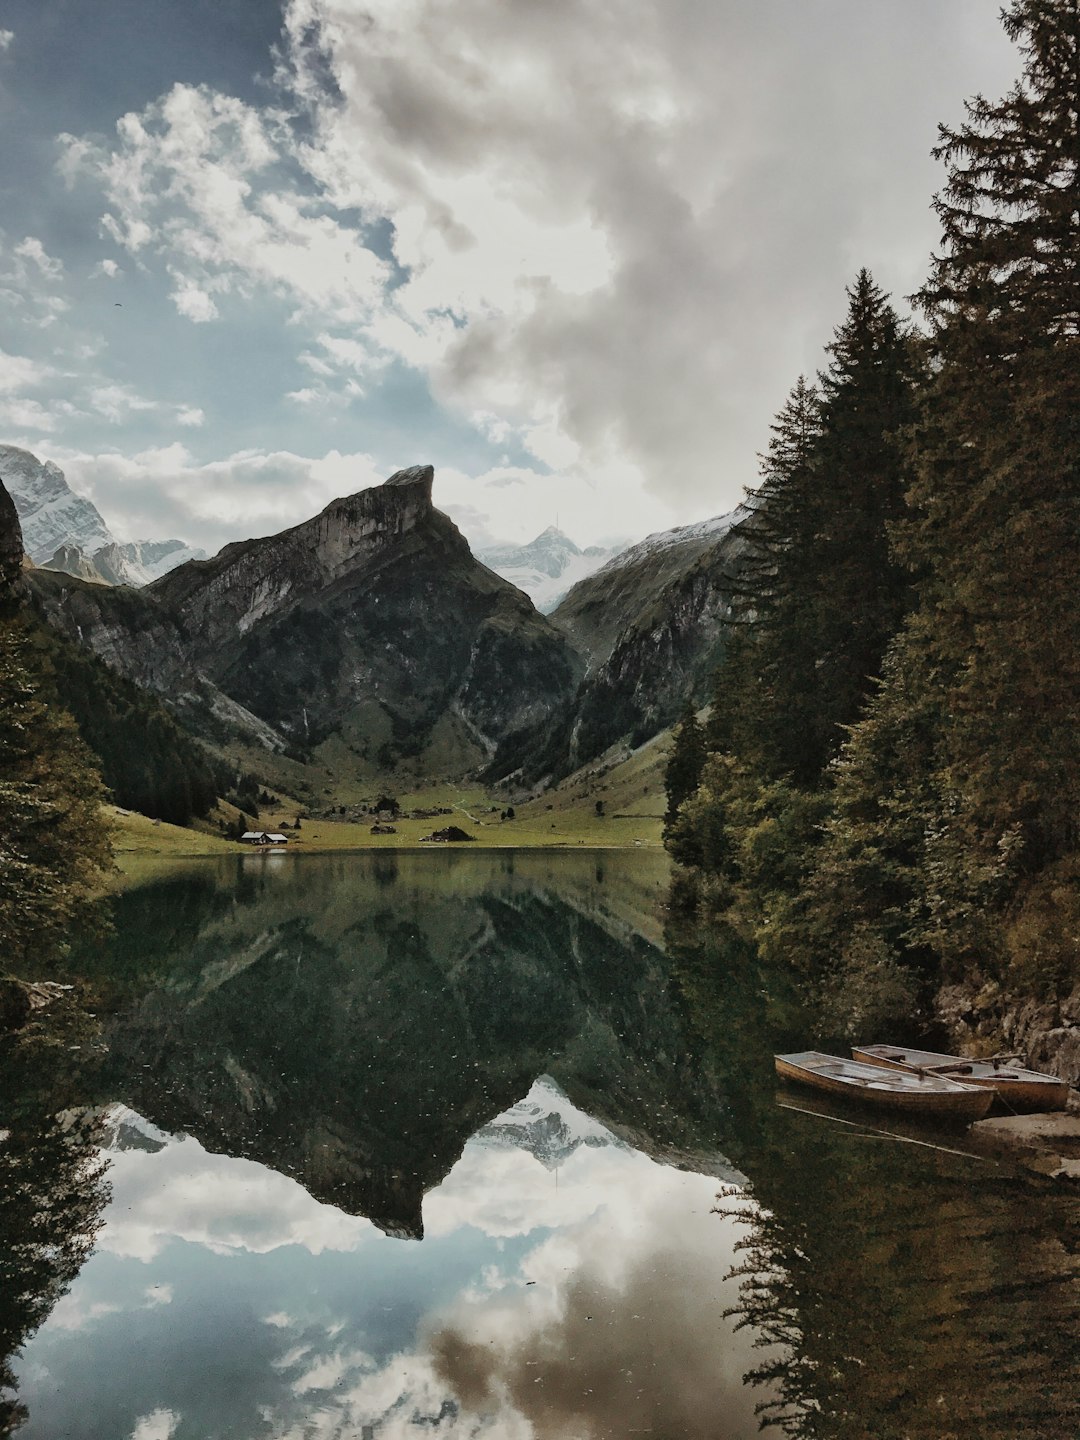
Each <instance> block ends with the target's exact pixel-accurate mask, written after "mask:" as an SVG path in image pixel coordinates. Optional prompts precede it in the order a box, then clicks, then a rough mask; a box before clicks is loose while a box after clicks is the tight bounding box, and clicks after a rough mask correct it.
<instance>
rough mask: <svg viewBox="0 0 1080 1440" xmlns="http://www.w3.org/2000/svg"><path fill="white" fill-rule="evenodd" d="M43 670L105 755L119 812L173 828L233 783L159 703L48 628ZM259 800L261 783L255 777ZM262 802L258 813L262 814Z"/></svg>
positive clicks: (43, 633) (37, 640) (41, 637)
mask: <svg viewBox="0 0 1080 1440" xmlns="http://www.w3.org/2000/svg"><path fill="white" fill-rule="evenodd" d="M33 643H34V648H35V650H36V652H37V654H38V657H39V659H38V661H37V663H38V665H39V668H40V669H41V671H42V672H45V673H48V674H49V675H50V676H51V677H52V678H51V682H50V684H51V689H52V693H53V694H54V696H55V697H56V699H57V700H58V701H59V703H60V704H62V705H63V707H64V708H65V709H66V710H68V711H70V713H71V715H72V716H73V717H74V720H75V724H76V725H77V727H78V731H79V734H80V735H81V737H82V739H83V740H84V741H85V743H86V745H87V746H88V747H89V749H90V750H92V751H93V753H94V754H95V755H96V756H97V758H98V761H99V763H100V766H101V774H102V779H103V780H104V782H105V786H106V789H107V790H108V791H109V793H110V795H111V796H112V798H113V800H114V801H115V802H116V804H117V805H120V806H122V807H123V808H124V809H125V810H137V811H138V812H139V813H140V814H141V815H149V816H151V817H152V818H154V819H157V820H166V821H168V822H169V823H170V824H172V825H186V824H187V823H188V822H189V821H190V820H191V819H192V818H193V817H196V816H200V817H201V816H204V815H206V814H207V812H208V811H209V810H210V808H211V807H212V806H213V805H214V803H215V801H216V799H217V797H218V796H219V795H223V794H224V793H225V791H226V790H227V788H228V787H229V783H230V767H229V766H227V765H226V764H224V763H223V762H222V761H219V760H216V759H214V758H213V757H212V756H211V755H210V754H209V753H208V752H207V751H206V750H204V749H203V747H202V746H201V745H200V744H199V743H198V742H197V741H195V740H193V739H192V738H191V736H190V735H188V734H187V732H186V731H184V730H183V729H181V727H180V726H179V725H178V724H177V722H176V721H175V720H174V719H173V718H172V716H171V715H170V714H169V713H168V711H167V710H166V709H165V708H164V707H163V706H162V704H161V703H160V701H159V700H157V699H156V698H155V697H154V696H152V695H150V694H148V693H147V692H146V691H144V690H140V689H139V687H138V686H136V685H133V684H132V683H131V682H130V681H128V680H125V679H123V677H122V676H119V675H116V674H114V673H113V672H112V671H111V670H109V669H108V668H107V667H106V666H105V665H103V664H102V663H101V661H100V660H98V659H97V658H96V657H95V656H93V655H91V654H89V653H87V652H86V651H84V650H80V649H79V648H78V647H77V646H75V645H72V644H70V643H69V642H68V641H66V640H64V639H63V638H62V637H61V636H59V635H57V634H55V633H54V632H53V631H51V630H47V629H46V628H45V627H44V626H37V627H35V628H34V633H33ZM249 779H250V781H251V784H252V785H253V786H254V788H255V792H256V793H257V790H258V785H257V783H256V782H255V781H254V780H253V779H251V777H249ZM256 806H257V801H256V800H255V799H254V796H253V797H252V800H251V805H250V808H256Z"/></svg>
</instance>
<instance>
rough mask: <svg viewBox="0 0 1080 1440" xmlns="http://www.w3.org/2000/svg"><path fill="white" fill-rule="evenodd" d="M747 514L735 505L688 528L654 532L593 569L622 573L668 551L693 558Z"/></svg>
mask: <svg viewBox="0 0 1080 1440" xmlns="http://www.w3.org/2000/svg"><path fill="white" fill-rule="evenodd" d="M749 514H750V507H749V506H748V505H738V506H736V508H735V509H734V510H731V511H729V512H728V513H727V514H726V515H716V516H714V517H713V518H712V519H710V520H697V521H695V522H694V523H693V524H691V525H677V526H676V527H675V528H674V529H673V530H656V531H654V532H653V534H651V535H646V536H645V539H644V540H639V541H638V543H637V544H636V545H630V546H628V547H627V548H626V549H624V550H616V551H612V552H609V555H610V557H611V558H610V559H608V560H605V561H604V563H603V564H602V565H601V566H599V567H597V568H598V570H602V571H604V572H608V571H614V570H621V569H626V568H629V567H631V566H634V565H637V564H638V563H640V562H641V561H647V560H649V559H650V558H651V557H654V556H658V555H661V554H663V553H664V552H665V551H668V550H678V551H679V552H680V554H682V553H685V554H693V553H696V552H697V551H698V550H704V549H707V548H708V547H709V546H710V545H713V544H715V543H716V542H717V541H718V540H720V539H722V538H723V536H725V535H726V534H727V533H728V531H729V530H731V529H732V527H733V526H735V525H738V524H739V523H740V522H741V521H743V520H745V519H746V518H747V516H748V515H749Z"/></svg>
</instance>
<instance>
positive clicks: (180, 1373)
mask: <svg viewBox="0 0 1080 1440" xmlns="http://www.w3.org/2000/svg"><path fill="white" fill-rule="evenodd" d="M665 882H666V870H665V868H664V865H663V863H662V862H661V861H660V860H659V858H658V857H656V856H650V855H647V854H610V855H606V856H603V857H599V858H598V857H597V856H596V855H590V856H588V857H586V856H582V855H576V856H575V855H544V854H539V853H536V852H533V853H531V854H530V853H517V854H510V853H505V852H504V853H501V854H490V853H489V854H483V853H479V854H471V855H469V854H459V853H439V854H432V855H405V854H402V855H398V856H394V855H387V854H379V855H369V856H348V857H325V858H324V857H317V856H306V857H286V856H245V857H242V858H238V859H237V860H236V861H229V862H206V863H202V862H199V863H192V864H190V865H188V866H186V867H185V868H184V869H183V870H182V871H180V872H173V873H172V874H166V875H164V876H158V877H157V878H151V877H150V876H149V875H148V876H146V877H144V882H143V883H141V884H138V885H136V886H135V887H134V888H132V889H131V890H129V891H128V892H127V893H125V894H124V895H123V896H122V897H121V898H120V900H119V901H118V902H117V905H116V916H115V920H116V930H115V935H114V937H113V939H112V940H111V941H110V942H109V943H108V944H107V945H104V946H99V947H98V948H96V949H92V950H90V951H88V952H87V953H85V954H84V955H83V956H81V957H80V962H79V963H80V967H81V968H82V969H83V970H84V971H85V972H86V973H88V974H89V975H90V977H91V981H92V984H93V987H94V991H95V994H96V996H97V997H98V998H97V1005H98V1009H97V1014H96V1016H95V1018H93V1019H87V1020H86V1021H85V1022H82V1023H76V1022H75V1021H70V1020H69V1021H66V1022H65V1023H64V1025H58V1027H57V1028H55V1029H53V1030H50V1028H49V1026H48V1025H44V1026H42V1028H41V1033H40V1035H39V1036H38V1038H37V1039H36V1041H35V1042H34V1043H32V1044H30V1045H29V1046H22V1047H19V1048H18V1050H17V1051H16V1050H15V1049H14V1048H13V1047H11V1046H9V1047H8V1049H7V1050H6V1051H5V1053H4V1060H3V1073H2V1076H0V1080H2V1083H3V1087H4V1089H3V1092H2V1093H3V1096H4V1101H3V1113H0V1127H3V1128H7V1129H9V1131H10V1133H9V1135H8V1137H7V1139H6V1141H4V1142H3V1143H2V1144H0V1185H2V1187H3V1188H2V1190H0V1244H2V1245H3V1246H4V1253H5V1257H6V1258H5V1260H4V1267H5V1268H4V1272H3V1277H2V1278H3V1290H2V1292H0V1354H2V1355H5V1356H7V1357H8V1358H7V1360H6V1362H5V1361H4V1360H0V1367H2V1366H3V1365H4V1364H5V1363H6V1364H7V1365H8V1367H9V1368H8V1370H7V1372H6V1374H4V1375H3V1378H4V1379H5V1380H6V1381H7V1382H9V1383H8V1385H7V1389H6V1391H5V1392H3V1393H4V1397H5V1400H6V1401H7V1403H8V1409H7V1423H8V1425H20V1426H21V1428H19V1429H18V1434H19V1436H20V1440H58V1437H71V1440H217V1437H236V1440H264V1437H265V1440H284V1437H289V1440H301V1437H303V1440H316V1437H326V1440H331V1437H334V1440H344V1437H350V1440H353V1437H355V1440H366V1437H369V1436H370V1437H371V1440H375V1437H379V1440H392V1437H401V1440H404V1437H419V1436H430V1437H432V1440H459V1437H465V1436H470V1437H471V1436H485V1437H493V1440H502V1437H506V1440H518V1437H520V1440H527V1437H536V1440H601V1437H623V1436H630V1435H638V1434H640V1435H652V1436H656V1437H668V1440H748V1437H750V1436H753V1435H755V1434H757V1433H758V1425H759V1422H760V1421H762V1420H764V1421H771V1422H773V1423H775V1424H776V1425H777V1426H778V1427H779V1430H778V1432H777V1433H786V1434H790V1435H797V1436H805V1437H817V1436H821V1437H830V1440H832V1437H836V1440H846V1437H851V1440H857V1437H869V1436H874V1437H885V1440H888V1437H894V1436H895V1437H897V1440H900V1437H918V1440H923V1437H926V1440H930V1437H934V1440H947V1437H950V1436H955V1437H958V1440H968V1437H972V1440H974V1437H976V1436H978V1437H981V1440H986V1437H1001V1440H1005V1437H1009V1440H1013V1437H1023V1436H1032V1437H1034V1436H1044V1437H1047V1440H1055V1437H1059V1436H1060V1437H1063V1440H1064V1437H1068V1440H1073V1437H1076V1436H1077V1435H1080V1259H1078V1250H1080V1226H1078V1216H1077V1210H1078V1202H1077V1200H1076V1199H1075V1198H1073V1197H1072V1196H1069V1195H1068V1194H1062V1193H1061V1192H1059V1191H1057V1190H1055V1189H1054V1188H1053V1187H1052V1186H1051V1185H1050V1184H1048V1183H1044V1182H1041V1181H1038V1180H1037V1179H1035V1178H1032V1177H1030V1176H1029V1177H1023V1176H1019V1175H1016V1174H1014V1173H1012V1172H1011V1171H1010V1170H1009V1169H1007V1168H1005V1167H1001V1166H998V1165H994V1164H992V1163H990V1162H987V1161H985V1160H980V1159H976V1158H974V1157H972V1156H968V1155H965V1154H963V1153H957V1151H962V1149H963V1146H962V1142H957V1141H956V1140H955V1138H949V1137H936V1136H927V1135H926V1134H925V1133H919V1132H911V1133H910V1134H909V1136H908V1137H906V1138H905V1137H898V1136H893V1135H886V1134H882V1133H880V1131H878V1130H876V1129H875V1128H874V1127H873V1126H872V1125H871V1126H868V1125H864V1124H855V1125H852V1124H843V1123H840V1122H839V1121H838V1120H836V1119H830V1118H826V1117H821V1116H818V1115H815V1114H806V1113H802V1112H801V1109H800V1108H796V1109H792V1108H784V1106H785V1105H790V1103H791V1102H792V1100H794V1103H795V1104H796V1106H798V1105H799V1101H798V1099H797V1097H783V1096H781V1097H780V1100H781V1101H782V1104H778V1103H777V1100H778V1097H777V1093H776V1090H775V1086H774V1084H773V1080H772V1074H771V1053H772V1049H773V1048H775V1045H776V1044H778V1043H782V1042H783V1041H784V1040H785V1039H786V1038H787V1037H785V1036H782V1035H781V1033H780V1032H781V1030H782V1028H783V1025H784V1024H785V1023H786V1024H788V1025H790V1023H791V1022H790V1020H788V1021H786V1022H785V1021H780V1020H778V1019H777V1018H776V1015H777V1010H778V1006H777V1003H776V1001H775V998H774V997H773V995H772V994H771V992H770V987H769V982H768V978H767V977H764V976H762V975H761V974H760V972H759V970H758V968H757V966H756V962H755V961H754V959H753V957H752V956H749V955H747V954H746V953H745V952H743V951H741V950H740V948H739V946H738V944H737V943H735V942H733V941H732V942H730V943H729V942H725V940H724V938H723V937H722V936H721V937H714V938H713V939H712V940H711V941H710V942H709V943H708V945H701V944H696V943H695V944H688V943H681V944H676V943H674V942H672V943H670V944H669V945H668V946H667V947H666V948H665V946H664V943H663V936H662V932H661V922H660V919H659V914H660V911H659V905H660V902H661V901H662V898H663V894H664V887H665ZM914 1139H917V1140H919V1141H920V1142H923V1143H909V1141H910V1140H914ZM3 1413H4V1412H3V1411H2V1410H0V1416H2V1415H3ZM0 1433H4V1421H3V1419H2V1418H0Z"/></svg>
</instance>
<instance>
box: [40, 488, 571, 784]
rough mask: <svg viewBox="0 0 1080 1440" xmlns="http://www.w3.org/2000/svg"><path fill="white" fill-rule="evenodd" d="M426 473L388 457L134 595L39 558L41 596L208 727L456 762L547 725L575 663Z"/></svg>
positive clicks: (474, 762)
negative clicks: (366, 484)
mask: <svg viewBox="0 0 1080 1440" xmlns="http://www.w3.org/2000/svg"><path fill="white" fill-rule="evenodd" d="M433 481H434V470H433V468H432V467H431V466H430V465H416V466H411V467H409V468H407V469H405V470H400V471H397V472H395V473H394V474H393V475H392V476H390V477H389V479H388V480H387V481H386V482H384V483H383V484H382V485H379V486H374V487H370V488H369V489H366V490H362V491H358V492H357V493H356V494H353V495H349V496H344V497H340V498H338V499H336V500H333V501H331V502H330V504H329V505H327V506H326V507H325V508H324V509H323V510H322V511H321V512H320V513H319V514H318V515H316V516H314V517H312V518H311V519H309V520H306V521H303V522H301V524H299V525H296V526H292V527H290V528H289V529H288V530H284V531H281V532H280V533H279V534H277V535H273V536H268V537H265V538H262V539H254V540H244V541H237V542H234V543H233V544H230V545H227V546H225V547H224V549H223V550H221V551H220V552H219V553H218V555H216V556H214V557H212V558H211V559H208V560H189V561H187V562H186V563H185V564H183V565H180V566H178V567H177V568H176V569H174V570H172V571H170V572H169V573H168V574H167V575H165V576H163V577H161V578H160V579H159V580H156V581H154V582H153V583H152V584H151V585H149V586H147V587H146V588H145V589H144V590H141V591H131V590H126V589H113V590H110V589H108V588H106V587H104V586H100V585H92V584H88V583H86V582H80V581H78V580H75V579H68V578H67V577H65V576H60V575H58V574H50V573H49V572H45V571H37V572H35V576H34V582H35V587H36V591H37V594H38V599H39V603H40V605H41V606H42V608H43V609H44V611H45V613H46V614H47V616H48V617H49V619H50V621H51V622H52V623H53V624H54V625H55V626H56V627H57V628H59V629H60V630H62V631H63V632H64V633H66V634H67V635H68V636H69V638H72V639H75V640H77V641H78V642H79V643H82V644H84V645H86V646H88V647H89V648H90V649H92V650H94V651H95V652H96V653H97V654H99V655H100V656H101V658H103V659H104V660H105V661H106V663H108V664H110V665H111V666H112V667H113V668H115V669H117V670H119V671H120V672H121V673H124V674H126V675H127V676H128V677H129V678H132V679H135V680H136V681H137V683H140V684H143V685H148V686H150V687H151V688H153V689H155V690H157V691H158V692H159V693H160V694H162V695H163V696H164V697H166V698H167V699H168V700H169V702H170V703H171V704H172V706H173V707H174V708H175V709H177V710H178V711H179V712H180V713H181V714H183V716H184V718H185V719H186V720H187V721H188V722H189V723H190V724H191V725H192V726H193V727H194V728H196V729H197V730H199V731H200V732H201V733H203V734H204V735H206V736H208V737H209V736H211V735H213V736H215V738H218V739H219V740H220V739H221V738H222V733H223V732H226V738H227V737H228V734H229V733H231V735H232V739H233V740H234V741H235V740H238V739H239V740H243V741H245V742H247V743H250V744H256V745H259V746H262V747H263V748H271V749H282V750H286V751H288V752H290V753H293V752H295V753H296V754H297V755H304V756H306V757H308V758H310V757H311V755H312V753H313V752H314V751H316V750H317V749H318V747H319V746H320V745H321V744H323V743H324V742H327V741H330V740H331V739H333V740H334V741H335V743H336V744H337V746H338V754H339V756H340V755H345V756H348V755H352V757H353V759H354V760H355V762H356V763H357V764H358V765H367V766H368V767H369V768H372V769H380V768H382V769H392V768H394V765H395V764H396V763H397V762H398V761H399V760H400V759H402V758H403V757H413V758H416V759H417V763H419V759H418V757H420V756H421V755H422V754H424V752H425V751H432V747H434V751H437V752H438V753H439V754H440V755H442V756H444V757H445V756H447V755H449V756H450V757H451V758H450V759H448V760H446V759H444V761H442V762H440V763H443V764H444V765H445V766H447V767H448V768H449V769H450V770H452V771H454V772H455V773H465V772H466V771H468V770H470V769H475V768H476V767H478V766H479V765H481V764H483V763H485V762H486V761H488V760H489V759H490V757H491V756H492V755H493V754H494V753H495V751H496V749H497V748H498V746H499V744H500V743H501V742H502V741H503V740H504V739H505V737H506V735H507V734H509V733H511V732H514V731H517V730H523V729H526V728H528V727H530V726H533V725H537V724H540V725H543V724H544V723H547V722H549V721H550V720H551V719H552V717H553V715H554V714H555V713H556V712H557V711H558V710H559V709H560V708H561V706H562V705H563V704H565V702H566V701H567V699H568V698H569V695H570V694H572V692H573V689H574V686H575V685H576V682H577V679H578V677H579V675H580V673H581V670H582V666H581V663H580V661H579V660H578V658H577V655H576V652H575V651H574V650H573V647H572V646H570V645H569V644H568V642H567V641H566V639H565V637H564V636H563V635H562V634H561V633H560V632H559V631H557V630H556V629H555V628H554V627H553V626H552V625H551V623H550V622H549V621H548V620H546V619H545V618H544V617H543V616H541V615H540V614H539V613H538V612H537V611H536V609H535V608H534V607H533V605H532V603H531V601H530V600H529V599H528V597H527V596H526V595H524V594H522V593H521V592H520V591H518V590H516V589H515V588H514V587H513V586H512V585H510V584H509V583H508V582H506V581H505V580H503V579H501V578H500V577H499V576H497V575H496V574H494V573H493V572H492V571H490V570H488V569H487V568H486V567H485V566H484V565H482V564H481V563H480V561H478V560H477V559H476V558H475V557H474V556H473V554H472V552H471V551H470V549H469V546H468V544H467V542H466V540H465V538H464V536H462V534H461V533H460V531H459V530H458V529H457V527H456V526H455V525H454V524H453V522H452V521H451V520H450V519H449V518H448V517H447V516H445V515H443V514H442V512H441V511H439V510H437V509H436V508H435V507H434V504H433V501H432V485H433ZM434 751H432V753H434ZM345 763H350V764H351V763H353V762H352V761H350V760H347V759H346V761H345ZM432 763H434V762H432Z"/></svg>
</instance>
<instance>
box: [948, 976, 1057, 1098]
mask: <svg viewBox="0 0 1080 1440" xmlns="http://www.w3.org/2000/svg"><path fill="white" fill-rule="evenodd" d="M935 1009H936V1012H937V1016H938V1018H939V1020H940V1021H941V1023H942V1024H943V1025H944V1026H945V1027H946V1029H947V1030H948V1032H949V1034H950V1036H951V1038H952V1042H953V1044H954V1045H955V1046H956V1047H957V1049H958V1050H959V1051H960V1053H963V1054H972V1055H976V1054H986V1053H1008V1054H1015V1055H1019V1056H1020V1057H1022V1059H1023V1061H1024V1064H1025V1065H1027V1066H1029V1067H1030V1068H1031V1069H1032V1070H1042V1071H1045V1072H1046V1073H1047V1074H1050V1075H1059V1076H1060V1077H1061V1078H1062V1079H1063V1080H1067V1081H1068V1082H1069V1084H1070V1085H1072V1086H1075V1087H1080V985H1075V986H1073V988H1072V991H1071V992H1070V993H1069V994H1068V995H1066V996H1062V997H1060V998H1058V999H1056V1000H1048V999H1039V998H1036V997H1031V996H1027V997H1024V996H1017V995H1009V994H1007V993H1005V992H1004V991H1002V990H1001V989H1000V987H999V986H997V985H995V984H993V983H983V984H980V983H979V982H978V980H977V979H973V980H972V981H970V982H969V983H968V984H966V985H949V986H945V987H943V988H942V989H941V990H940V991H939V993H938V996H937V1001H936V1005H935Z"/></svg>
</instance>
